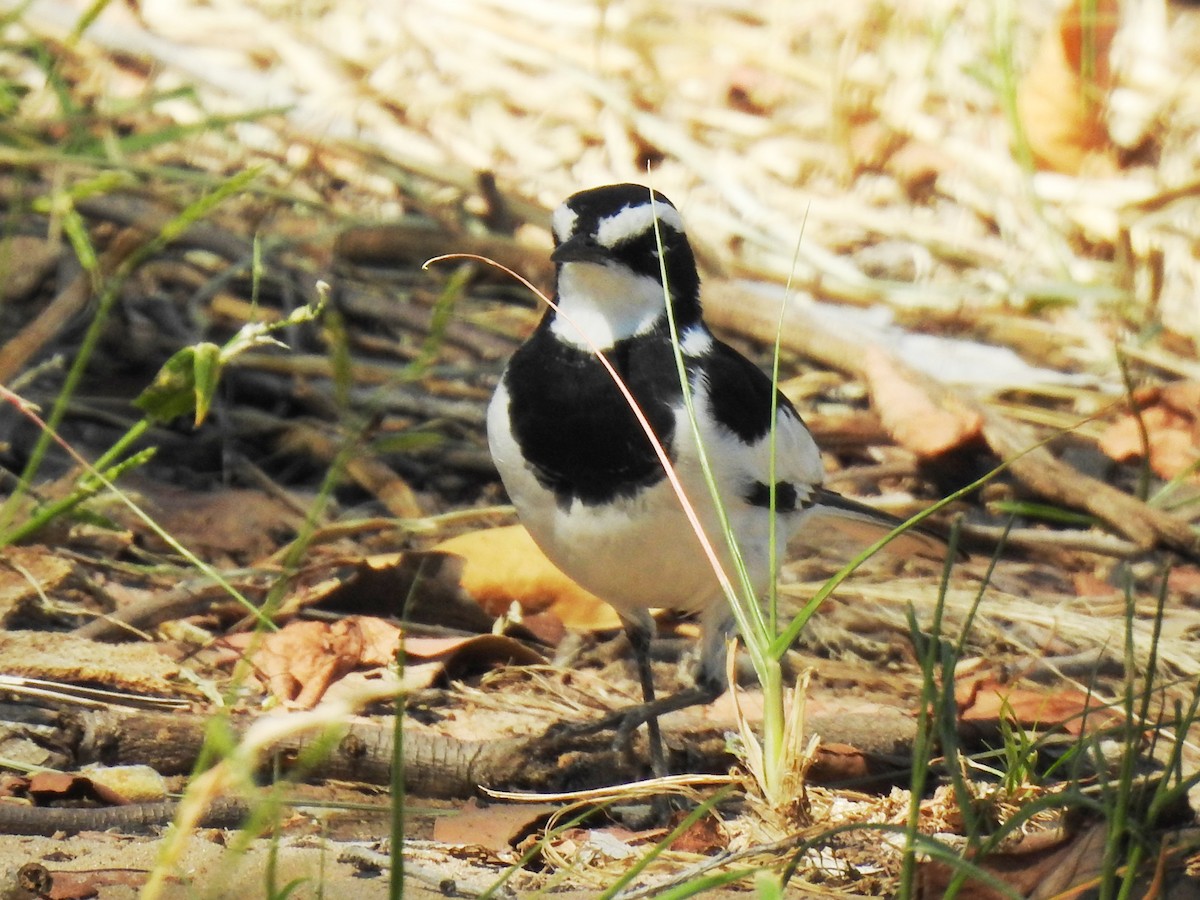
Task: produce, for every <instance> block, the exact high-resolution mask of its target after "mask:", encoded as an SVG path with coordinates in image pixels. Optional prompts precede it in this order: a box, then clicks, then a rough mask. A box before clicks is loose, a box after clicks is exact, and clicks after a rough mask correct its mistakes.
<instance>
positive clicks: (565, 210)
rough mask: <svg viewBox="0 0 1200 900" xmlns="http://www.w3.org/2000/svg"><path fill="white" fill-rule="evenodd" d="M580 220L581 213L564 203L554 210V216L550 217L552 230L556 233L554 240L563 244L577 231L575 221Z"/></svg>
mask: <svg viewBox="0 0 1200 900" xmlns="http://www.w3.org/2000/svg"><path fill="white" fill-rule="evenodd" d="M578 218H579V213H577V212H575V210H573V209H571V207H569V206H567V204H565V203H563V204H560V205H559V206H558V208H557V209H555V210H554V215H552V216H551V217H550V228H551V229H552V230H553V232H554V239H555V240H556V241H559V242H562V241H565V240H566V239H567V238H569V237H570V236H571V232H572V231H574V230H575V221H576V220H577V219H578Z"/></svg>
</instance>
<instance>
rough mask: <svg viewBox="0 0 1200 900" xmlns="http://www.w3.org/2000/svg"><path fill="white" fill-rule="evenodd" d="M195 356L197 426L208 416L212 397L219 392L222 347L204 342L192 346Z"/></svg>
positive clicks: (194, 375) (193, 363) (194, 376)
mask: <svg viewBox="0 0 1200 900" xmlns="http://www.w3.org/2000/svg"><path fill="white" fill-rule="evenodd" d="M192 349H193V351H194V358H193V361H192V372H193V378H194V381H195V385H194V390H195V396H196V419H195V424H196V427H197V428H199V427H200V424H201V423H202V422H203V421H204V420H205V418H207V416H208V410H209V408H210V407H211V406H212V399H213V397H214V396H215V395H216V393H217V382H218V381H220V379H221V348H220V347H218V346H217V345H216V344H210V343H208V342H204V343H201V344H197V345H196V346H195V347H193V348H192Z"/></svg>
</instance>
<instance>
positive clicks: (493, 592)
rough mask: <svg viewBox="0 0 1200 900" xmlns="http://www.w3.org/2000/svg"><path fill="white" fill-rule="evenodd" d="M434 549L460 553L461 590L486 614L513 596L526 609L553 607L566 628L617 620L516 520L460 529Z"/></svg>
mask: <svg viewBox="0 0 1200 900" xmlns="http://www.w3.org/2000/svg"><path fill="white" fill-rule="evenodd" d="M434 550H436V551H440V552H442V553H453V554H455V555H456V556H459V557H461V558H462V559H463V561H464V565H463V572H462V587H463V590H465V591H466V592H467V593H468V594H469V595H470V596H471V597H473V598H474V599H475V601H476V602H477V603H478V604H479V605H480V606H482V607H483V608H484V609H485V610H486V611H487V613H488V615H491V616H501V615H503V614H504V612H505V611H506V610H508V608H509V607H510V606H512V604H513V603H514V602H517V603H519V604H520V605H521V609H522V610H523V611H524V612H526V613H528V614H536V613H545V612H550V613H553V614H554V615H556V616H557V617H558V618H559V619H560V620H561V621H562V623H563V624H564V625H566V626H567V627H568V628H580V629H589V630H596V631H599V630H607V629H611V628H617V627H619V626H620V624H621V623H620V620H619V619H618V618H617V614H616V613H615V612H613V609H612V607H610V606H609V605H608V604H607V603H605V602H604V601H603V600H601V599H600V598H599V597H597V596H596V595H595V594H591V593H588V592H587V591H585V590H584V589H583V588H581V587H580V586H579V585H577V584H576V583H575V582H573V581H572V580H571V579H569V578H568V577H567V576H566V575H564V574H563V573H562V572H560V571H559V570H558V569H557V568H555V566H554V564H553V563H551V562H550V560H548V559H547V558H546V555H545V554H544V553H542V551H541V550H540V549H539V548H538V546H537V544H535V543H534V541H533V538H532V537H530V535H529V532H528V531H526V530H525V528H524V527H523V526H521V525H510V526H507V527H504V528H488V529H486V530H483V531H472V532H468V533H467V534H460V535H458V536H457V537H453V538H450V539H449V540H447V541H442V543H440V544H438V545H437V546H436V547H435V548H434Z"/></svg>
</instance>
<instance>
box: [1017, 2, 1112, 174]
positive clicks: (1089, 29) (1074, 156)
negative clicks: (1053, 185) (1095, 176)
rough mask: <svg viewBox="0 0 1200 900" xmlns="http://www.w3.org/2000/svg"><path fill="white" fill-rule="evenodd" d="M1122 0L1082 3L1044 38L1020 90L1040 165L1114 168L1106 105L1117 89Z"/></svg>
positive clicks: (1020, 109)
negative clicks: (1115, 56)
mask: <svg viewBox="0 0 1200 900" xmlns="http://www.w3.org/2000/svg"><path fill="white" fill-rule="evenodd" d="M1116 31H1117V3H1116V0H1096V2H1095V3H1092V2H1088V3H1087V12H1086V13H1085V10H1084V4H1083V3H1082V2H1081V0H1072V3H1071V4H1070V5H1069V6H1067V8H1066V9H1064V10H1063V12H1062V14H1061V15H1060V16H1059V19H1058V22H1057V23H1056V25H1055V27H1053V28H1051V29H1050V30H1049V31H1047V32H1046V33H1045V34H1044V35H1043V36H1042V42H1041V45H1040V47H1039V49H1038V55H1037V58H1036V59H1035V60H1034V62H1033V65H1032V66H1030V68H1029V71H1028V72H1027V73H1026V74H1025V77H1024V78H1023V79H1022V80H1021V83H1020V85H1018V87H1017V117H1018V118H1019V120H1020V122H1021V127H1022V129H1023V130H1024V133H1025V139H1026V140H1027V141H1028V142H1029V148H1030V150H1031V151H1032V152H1033V155H1034V158H1035V160H1036V161H1037V163H1038V165H1039V167H1041V168H1043V169H1051V170H1054V171H1058V172H1066V173H1068V174H1076V173H1079V172H1080V171H1081V170H1083V169H1085V168H1089V169H1096V168H1103V169H1105V170H1112V169H1114V168H1115V163H1114V162H1113V161H1112V157H1111V151H1112V143H1111V141H1110V139H1109V135H1108V131H1107V129H1106V128H1105V125H1104V105H1105V102H1106V100H1107V97H1108V92H1109V90H1110V89H1111V87H1112V74H1111V71H1110V67H1109V52H1110V50H1111V47H1112V41H1113V37H1114V35H1115V34H1116Z"/></svg>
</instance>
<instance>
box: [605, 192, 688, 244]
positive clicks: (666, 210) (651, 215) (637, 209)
mask: <svg viewBox="0 0 1200 900" xmlns="http://www.w3.org/2000/svg"><path fill="white" fill-rule="evenodd" d="M656 217H657V219H658V225H659V227H660V228H662V227H664V226H666V227H669V228H672V229H674V230H675V231H676V232H678V233H679V234H683V217H682V216H680V215H679V210H677V209H676V208H675V207H673V206H668V205H667V204H666V203H662V202H656V203H655V204H654V205H653V206H651V204H650V201H649V199H647V201H646V202H645V203H641V204H639V205H637V206H627V207H625V208H624V209H623V210H621V211H620V212H618V213H614V214H613V215H611V216H608V217H607V218H604V219H601V220H600V225H599V227H597V229H596V243H598V244H599V245H600V246H601V247H608V248H609V249H610V250H611V249H612V248H613V247H615V246H617V244H619V243H621V242H622V241H625V240H628V239H629V238H633V237H637V236H638V235H641V234H645V233H647V232H650V233H653V231H654V219H655V218H656Z"/></svg>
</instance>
